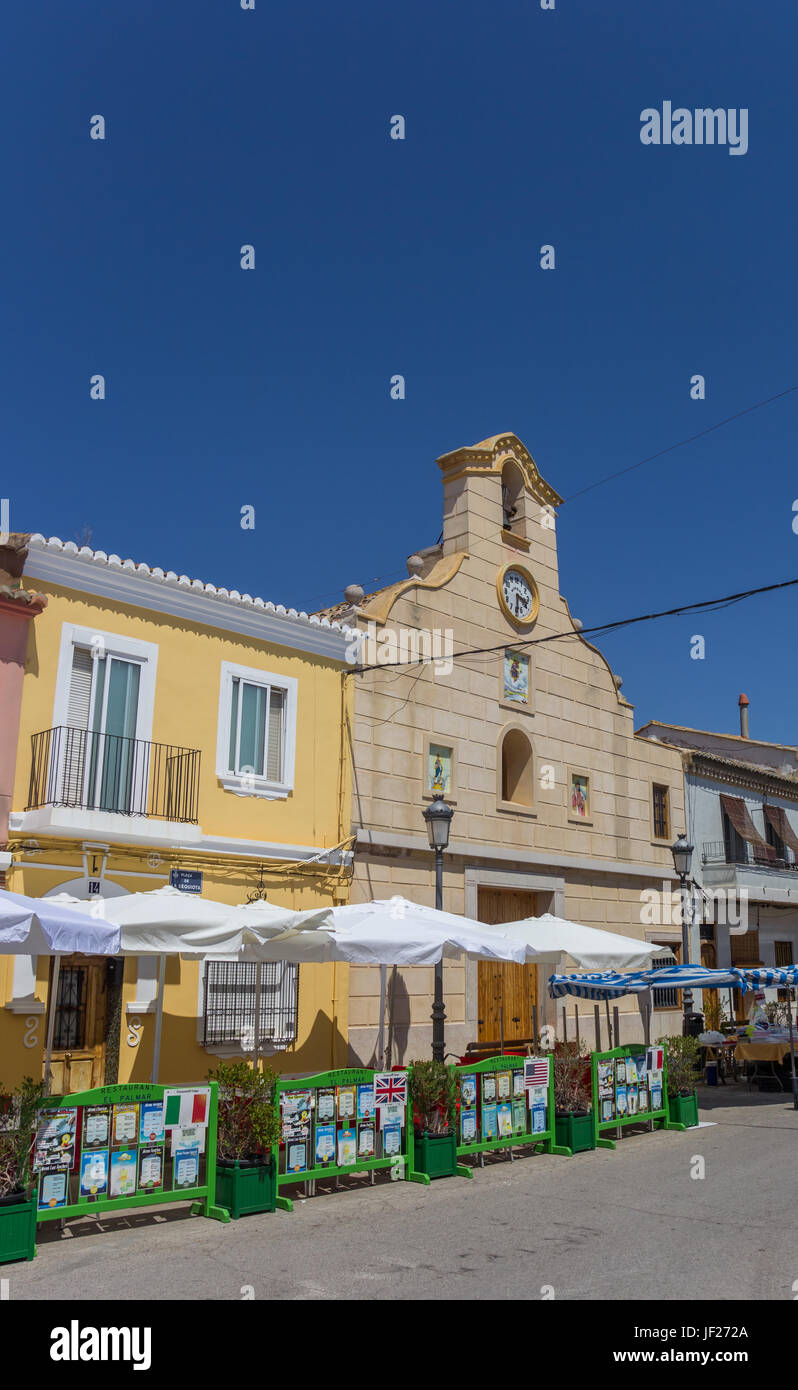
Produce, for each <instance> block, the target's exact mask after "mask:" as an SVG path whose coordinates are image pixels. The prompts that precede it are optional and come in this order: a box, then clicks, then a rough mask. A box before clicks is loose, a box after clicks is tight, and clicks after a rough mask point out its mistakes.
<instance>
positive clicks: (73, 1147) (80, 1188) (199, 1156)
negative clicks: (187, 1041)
mask: <svg viewBox="0 0 798 1390" xmlns="http://www.w3.org/2000/svg"><path fill="white" fill-rule="evenodd" d="M195 1097H199V1098H200V1103H199V1105H198V1107H195V1112H194V1113H195V1114H196V1115H197V1116H199V1115H200V1114H201V1116H202V1118H201V1119H199V1120H195V1121H194V1122H193V1123H192V1122H191V1102H192V1101H193V1100H194V1098H195ZM165 1098H166V1099H165ZM203 1098H204V1099H203ZM217 1107H218V1096H217V1086H216V1083H215V1082H213V1083H204V1084H203V1085H201V1086H196V1087H194V1086H168V1085H164V1086H161V1085H146V1084H141V1085H135V1084H134V1085H124V1086H99V1087H96V1088H95V1089H94V1090H91V1091H80V1092H78V1093H77V1094H75V1095H66V1096H50V1097H48V1099H47V1100H45V1101H43V1103H42V1105H41V1106H40V1108H39V1126H38V1129H37V1138H36V1143H35V1147H34V1165H36V1164H37V1161H38V1164H39V1166H37V1167H36V1178H37V1183H36V1201H37V1211H36V1219H37V1221H61V1220H63V1219H65V1218H67V1217H71V1216H97V1217H102V1216H105V1215H106V1213H108V1212H110V1211H119V1210H121V1209H123V1208H128V1207H150V1206H157V1205H159V1204H161V1203H164V1202H182V1201H190V1202H191V1210H192V1211H193V1212H195V1213H196V1214H198V1215H201V1216H208V1217H211V1218H212V1219H213V1220H215V1221H224V1222H227V1221H229V1220H230V1215H229V1212H227V1211H225V1210H224V1208H222V1207H218V1206H216V1204H215V1199H216V1124H217ZM183 1110H185V1112H186V1113H185V1114H184V1113H183ZM54 1112H55V1113H54ZM59 1112H60V1114H59ZM170 1115H177V1116H178V1119H177V1120H176V1119H174V1118H172V1123H171V1124H170V1123H169V1120H170ZM176 1125H179V1128H178V1132H177V1135H175V1134H174V1133H170V1131H172V1130H173V1129H174V1127H175V1126H176ZM122 1131H124V1137H122ZM192 1131H193V1132H192ZM175 1141H179V1142H182V1143H183V1145H184V1147H182V1148H180V1147H178V1146H177V1144H176V1143H175ZM203 1142H204V1153H203V1152H202V1151H201V1149H202V1145H203ZM173 1145H174V1148H175V1151H174V1155H173V1154H172V1147H173ZM60 1160H62V1161H60ZM203 1167H204V1179H203V1180H202V1181H200V1178H201V1172H202V1169H203ZM114 1187H116V1188H117V1189H118V1191H119V1192H120V1194H121V1195H118V1196H111V1192H112V1191H113V1190H114Z"/></svg>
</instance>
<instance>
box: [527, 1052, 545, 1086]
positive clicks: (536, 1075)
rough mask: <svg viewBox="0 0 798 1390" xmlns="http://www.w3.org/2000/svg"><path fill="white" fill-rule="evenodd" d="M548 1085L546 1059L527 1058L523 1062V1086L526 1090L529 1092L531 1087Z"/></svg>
mask: <svg viewBox="0 0 798 1390" xmlns="http://www.w3.org/2000/svg"><path fill="white" fill-rule="evenodd" d="M548 1084H549V1059H548V1057H527V1059H526V1061H525V1062H524V1086H525V1087H526V1089H527V1090H529V1089H530V1087H531V1086H548Z"/></svg>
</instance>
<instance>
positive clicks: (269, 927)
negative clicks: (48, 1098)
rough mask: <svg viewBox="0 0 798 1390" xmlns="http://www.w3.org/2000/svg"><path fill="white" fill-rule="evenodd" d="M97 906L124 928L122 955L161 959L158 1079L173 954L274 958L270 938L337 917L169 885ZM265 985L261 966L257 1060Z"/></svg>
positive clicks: (154, 1076)
mask: <svg viewBox="0 0 798 1390" xmlns="http://www.w3.org/2000/svg"><path fill="white" fill-rule="evenodd" d="M48 901H49V902H61V903H63V902H65V901H66V895H65V894H59V895H57V897H56V898H50V899H49V900H48ZM93 907H94V910H95V911H97V912H98V913H100V914H101V915H102V916H104V915H105V913H106V912H107V913H108V914H109V916H112V917H113V919H114V921H115V922H116V923H117V924H118V926H119V927H120V928H121V941H120V947H119V949H120V952H121V954H122V955H125V956H158V957H159V963H158V995H157V1000H156V1011H155V1037H154V1041H153V1058H152V1076H151V1080H152V1081H157V1079H158V1067H159V1063H160V1054H161V1034H162V1031H163V994H164V980H165V975H166V957H167V956H170V955H172V956H174V955H181V956H187V957H189V958H192V959H195V960H196V959H200V960H204V959H207V958H209V957H213V958H216V959H223V960H236V959H237V960H246V961H255V962H260V961H263V960H266V959H268V960H274V959H275V957H274V956H268V957H267V956H265V955H264V954H263V950H264V946H265V943H266V942H267V941H268V940H269V938H270V937H272V936H273V935H275V934H276V933H278V932H283V931H285V930H287V929H288V928H290V927H298V926H303V925H306V926H310V927H315V926H321V925H323V924H324V923H326V922H330V921H331V909H330V908H320V909H314V910H311V911H309V912H294V911H293V910H292V909H290V908H282V907H277V906H276V905H275V904H273V903H267V902H257V903H245V904H241V905H239V906H232V905H231V904H230V903H221V902H216V901H214V900H213V899H210V898H202V897H200V896H199V895H198V894H196V893H183V892H181V891H180V889H178V888H173V887H171V886H170V885H168V884H167V885H165V886H164V887H163V888H154V889H152V890H151V891H149V892H146V893H128V894H127V895H125V896H124V897H119V898H105V899H99V900H98V901H96V902H95V903H94V905H93ZM260 985H261V971H260V970H258V972H257V975H256V984H255V1037H254V1048H253V1050H254V1054H255V1062H256V1064H257V1058H258V1051H259V1042H260V1039H259V1027H258V1024H259V1021H260Z"/></svg>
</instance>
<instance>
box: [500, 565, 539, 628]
mask: <svg viewBox="0 0 798 1390" xmlns="http://www.w3.org/2000/svg"><path fill="white" fill-rule="evenodd" d="M501 592H502V597H503V599H504V602H505V605H506V607H507V610H508V612H509V614H510V616H511V617H512V618H515V620H516V622H519V623H523V622H528V621H529V620H530V619H531V618H532V617H533V616H534V609H535V597H536V596H535V593H534V590H533V588H532V585H531V584H530V582H529V580H528V579H527V577H526V575H525V574H523V573H522V572H521V570H517V569H507V570H505V572H504V575H503V576H502V585H501Z"/></svg>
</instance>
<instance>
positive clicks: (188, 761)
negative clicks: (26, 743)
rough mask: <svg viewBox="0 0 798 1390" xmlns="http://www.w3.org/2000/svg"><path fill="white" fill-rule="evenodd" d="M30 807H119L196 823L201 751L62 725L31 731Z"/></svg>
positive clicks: (132, 812) (125, 812)
mask: <svg viewBox="0 0 798 1390" xmlns="http://www.w3.org/2000/svg"><path fill="white" fill-rule="evenodd" d="M31 744H32V758H31V769H30V790H29V793H28V805H27V807H26V810H28V811H36V810H40V809H41V808H42V807H44V806H66V807H74V808H76V809H79V810H82V811H116V812H118V813H119V814H120V815H123V816H152V817H156V818H158V819H161V820H172V821H184V822H191V823H193V824H196V823H197V821H198V820H199V774H200V752H199V749H196V748H180V747H178V746H177V745H176V744H173V743H149V742H147V741H146V740H145V739H140V738H126V737H125V736H123V735H122V734H96V733H92V732H91V730H87V729H71V728H68V727H66V726H63V725H62V726H59V727H58V728H55V729H45V730H44V731H43V732H42V733H38V734H33V735H32V737H31Z"/></svg>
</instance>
